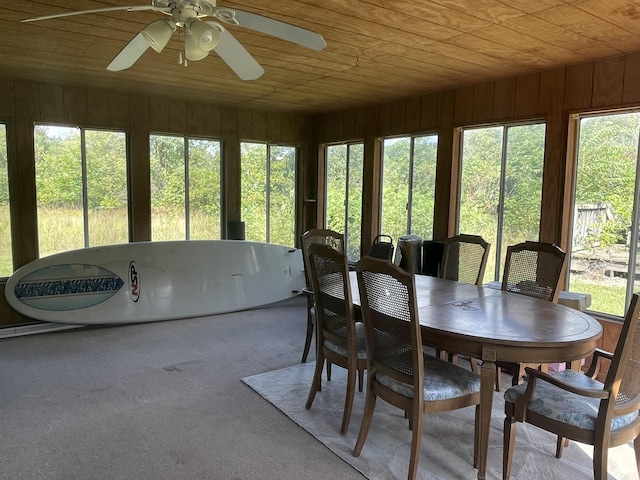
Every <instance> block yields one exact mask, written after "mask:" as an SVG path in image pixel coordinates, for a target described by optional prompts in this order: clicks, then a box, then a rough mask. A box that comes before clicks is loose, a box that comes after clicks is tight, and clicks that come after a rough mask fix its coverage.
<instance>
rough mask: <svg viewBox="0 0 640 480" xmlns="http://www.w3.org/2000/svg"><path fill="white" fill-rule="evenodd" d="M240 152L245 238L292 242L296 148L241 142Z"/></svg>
mask: <svg viewBox="0 0 640 480" xmlns="http://www.w3.org/2000/svg"><path fill="white" fill-rule="evenodd" d="M240 155H241V165H242V172H241V192H242V207H241V213H242V220H243V221H244V222H245V234H246V238H247V240H252V241H256V242H266V243H275V244H278V245H289V246H293V245H295V243H296V242H295V228H296V225H295V222H296V157H297V149H296V148H295V147H291V146H286V145H270V144H264V143H251V142H242V144H241V145H240Z"/></svg>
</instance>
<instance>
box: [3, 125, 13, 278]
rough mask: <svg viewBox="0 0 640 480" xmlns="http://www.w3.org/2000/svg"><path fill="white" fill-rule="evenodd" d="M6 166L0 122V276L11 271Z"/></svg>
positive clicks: (4, 143)
mask: <svg viewBox="0 0 640 480" xmlns="http://www.w3.org/2000/svg"><path fill="white" fill-rule="evenodd" d="M8 167H9V166H8V163H7V127H6V125H5V124H4V123H0V276H2V277H8V276H9V275H11V273H12V272H13V255H12V253H11V213H10V206H9V177H8V173H9V172H8Z"/></svg>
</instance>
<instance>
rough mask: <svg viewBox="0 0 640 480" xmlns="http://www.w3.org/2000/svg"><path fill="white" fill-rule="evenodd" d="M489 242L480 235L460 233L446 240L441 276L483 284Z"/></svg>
mask: <svg viewBox="0 0 640 480" xmlns="http://www.w3.org/2000/svg"><path fill="white" fill-rule="evenodd" d="M490 247H491V244H489V243H487V242H486V241H485V240H484V238H482V237H481V236H479V235H465V234H460V235H456V236H454V237H450V238H447V239H446V240H445V241H444V253H443V254H442V265H441V267H440V277H442V278H446V279H447V280H456V281H458V282H464V283H471V284H475V285H482V280H483V279H484V271H485V269H486V267H487V259H488V258H489V248H490Z"/></svg>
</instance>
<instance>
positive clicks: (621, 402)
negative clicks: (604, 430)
mask: <svg viewBox="0 0 640 480" xmlns="http://www.w3.org/2000/svg"><path fill="white" fill-rule="evenodd" d="M639 322H640V301H639V296H638V294H637V293H634V294H633V297H632V298H631V304H630V305H629V308H628V309H627V314H626V316H625V319H624V324H623V325H622V330H621V331H620V338H619V339H618V344H617V346H616V350H615V352H614V354H613V360H612V361H611V365H609V371H608V372H607V378H606V380H605V386H604V388H605V390H608V391H610V392H611V393H612V397H613V398H615V402H610V405H609V408H610V409H611V410H613V416H617V415H622V414H626V413H631V412H633V411H637V410H639V409H640V328H638V323H639ZM600 415H601V416H602V415H603V412H600ZM604 421H606V422H608V423H610V421H611V419H610V417H607V418H606V419H604Z"/></svg>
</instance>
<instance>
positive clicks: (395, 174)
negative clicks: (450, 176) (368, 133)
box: [380, 135, 438, 241]
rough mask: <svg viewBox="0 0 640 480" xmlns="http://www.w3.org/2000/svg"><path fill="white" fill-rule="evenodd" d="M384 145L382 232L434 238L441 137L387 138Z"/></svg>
mask: <svg viewBox="0 0 640 480" xmlns="http://www.w3.org/2000/svg"><path fill="white" fill-rule="evenodd" d="M382 148H383V153H382V155H383V156H382V162H383V165H382V168H383V170H382V205H381V219H380V230H381V233H383V234H386V235H391V236H392V237H393V238H394V241H396V240H397V239H398V237H401V236H403V235H407V234H414V235H418V236H420V237H421V238H422V239H423V240H429V239H431V238H432V237H433V213H434V210H433V208H434V197H435V186H436V162H437V156H438V136H437V135H416V136H411V137H396V138H387V139H384V140H383V143H382Z"/></svg>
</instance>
